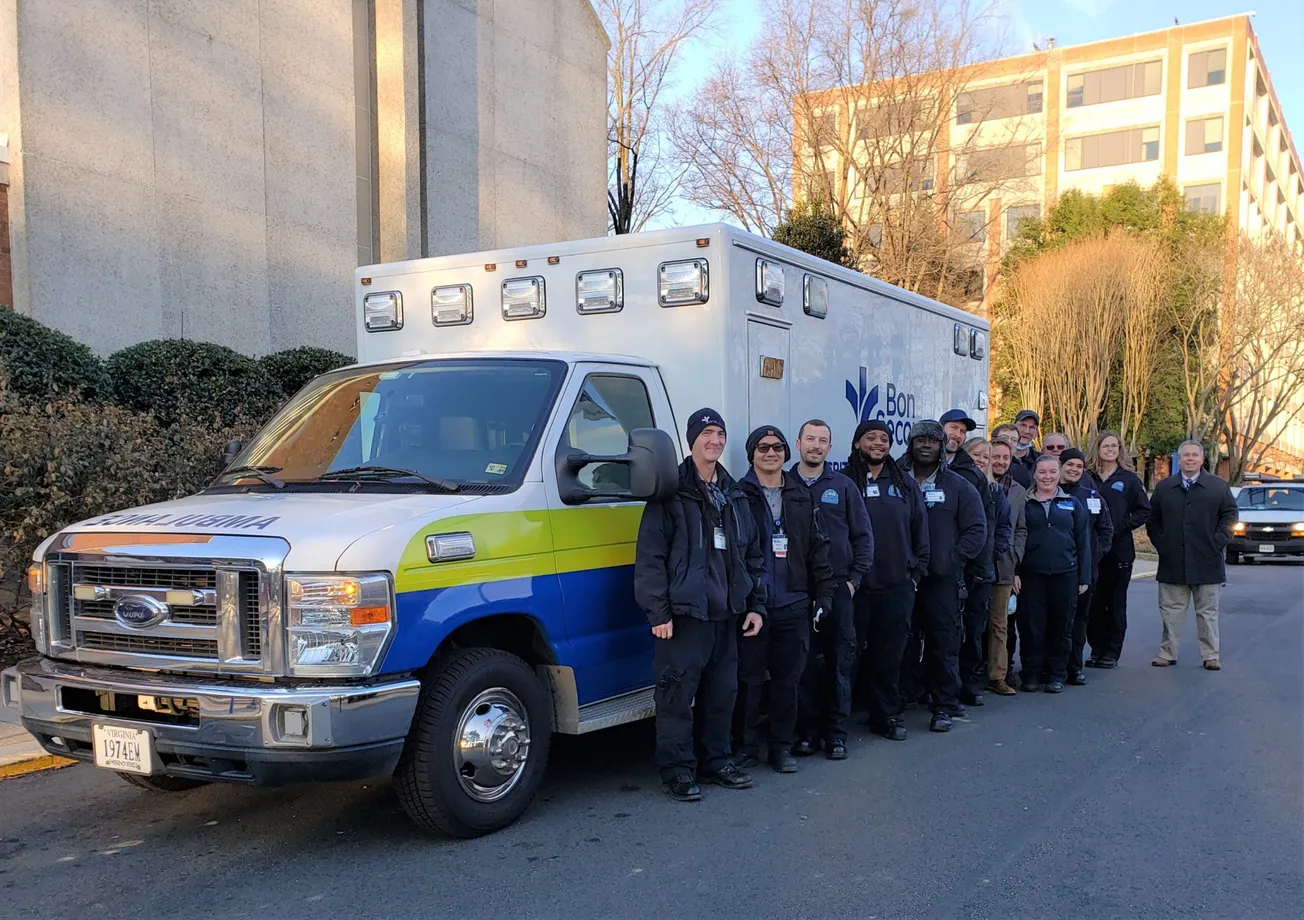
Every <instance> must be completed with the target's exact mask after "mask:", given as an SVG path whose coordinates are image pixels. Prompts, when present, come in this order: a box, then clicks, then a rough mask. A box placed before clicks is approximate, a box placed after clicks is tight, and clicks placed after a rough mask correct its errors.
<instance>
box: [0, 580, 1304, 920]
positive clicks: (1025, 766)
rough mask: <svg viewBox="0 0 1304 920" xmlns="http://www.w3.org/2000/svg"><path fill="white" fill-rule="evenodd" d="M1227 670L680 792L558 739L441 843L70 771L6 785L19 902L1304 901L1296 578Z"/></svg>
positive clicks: (1090, 909)
mask: <svg viewBox="0 0 1304 920" xmlns="http://www.w3.org/2000/svg"><path fill="white" fill-rule="evenodd" d="M1230 578H1231V584H1230V586H1229V587H1228V588H1227V589H1226V590H1225V592H1224V595H1223V609H1222V621H1221V622H1222V642H1223V659H1222V660H1223V665H1224V670H1223V671H1221V672H1220V673H1208V672H1205V671H1203V670H1202V669H1201V668H1200V667H1199V661H1198V652H1197V649H1196V647H1195V635H1194V631H1195V630H1194V622H1193V619H1190V620H1188V625H1187V632H1186V644H1185V645H1184V647H1183V648H1184V650H1183V652H1182V662H1181V665H1179V666H1178V667H1176V668H1168V669H1165V670H1159V669H1156V668H1151V667H1149V666H1148V661H1149V659H1150V658H1151V657H1152V655H1153V654H1154V652H1155V649H1156V646H1157V642H1158V636H1159V620H1158V615H1157V613H1156V610H1155V603H1154V593H1155V588H1154V583H1153V581H1149V580H1145V581H1139V582H1137V583H1135V584H1134V586H1133V590H1132V596H1131V600H1132V613H1131V620H1132V628H1131V631H1130V633H1129V640H1128V641H1129V645H1128V648H1127V650H1126V651H1125V653H1124V660H1123V664H1122V666H1121V667H1120V668H1119V669H1118V670H1116V671H1112V672H1105V673H1101V672H1092V677H1091V685H1090V686H1087V687H1084V688H1072V687H1071V688H1069V689H1068V691H1067V692H1065V693H1064V694H1063V695H1062V696H1058V697H1054V696H1049V695H1046V694H1038V695H1036V696H1029V695H1020V696H1019V697H1015V698H1011V699H991V698H990V697H989V702H988V705H987V706H985V707H983V708H982V709H977V710H974V711H973V712H972V714H971V718H970V719H968V720H967V721H962V722H957V723H956V727H955V730H954V731H953V732H952V733H951V734H950V735H930V734H929V733H928V732H927V731H926V730H925V728H926V721H925V716H924V715H923V714H922V713H917V712H916V713H912V714H911V716H912V721H911V726H910V727H911V729H912V732H911V737H910V739H909V740H908V741H907V742H905V743H904V744H895V743H892V742H888V741H884V740H881V739H877V738H874V739H870V738H868V737H866V736H860V737H853V739H852V750H851V757H850V759H849V760H848V761H846V762H843V763H830V762H827V761H824V760H812V761H808V762H807V763H805V764H804V765H803V769H802V772H801V773H799V774H797V775H796V776H792V777H787V776H783V777H781V776H778V775H775V774H773V773H770V772H768V771H758V773H757V776H758V783H757V786H756V788H754V789H752V790H750V791H745V792H734V791H727V790H724V789H719V788H718V787H707V788H706V790H705V792H706V795H705V799H704V801H702V802H701V803H699V804H696V805H683V804H677V803H673V802H670V801H669V800H667V799H666V798H665V797H664V796H663V795H662V794H661V792H660V790H659V785H658V783H657V778H656V774H655V771H654V770H653V768H652V765H651V747H652V735H651V730H650V726H648V725H646V724H643V725H635V726H626V727H625V728H622V729H617V730H615V731H611V732H605V733H597V734H595V735H591V736H587V737H585V738H581V739H574V738H571V739H560V741H559V743H558V744H556V745H555V746H554V754H553V762H552V765H551V768H550V770H549V776H548V779H547V781H546V783H545V786H544V788H543V791H542V793H541V796H540V798H539V799H538V800H536V802H535V804H534V806H533V808H532V809H531V810H530V811H529V812H528V813H527V814H526V816H525V817H524V818H523V819H522V820H521V821H520V822H518V823H517V824H516V825H514V826H513V827H511V828H509V829H507V830H505V831H503V832H501V833H498V834H496V835H494V836H491V837H487V838H484V839H481V840H476V841H469V842H453V841H447V840H439V839H430V838H427V837H423V836H421V835H420V834H419V833H418V832H417V831H416V830H414V829H413V828H412V827H411V826H410V825H409V824H408V823H407V821H406V819H405V818H404V816H403V815H402V813H401V812H400V811H399V808H398V804H397V802H396V801H395V798H394V795H393V793H392V791H391V789H390V788H389V785H388V783H384V782H382V783H376V784H362V783H354V784H340V785H334V786H318V787H298V788H292V789H284V790H264V789H246V788H239V787H223V786H211V787H206V788H204V789H201V790H197V791H195V792H192V793H187V794H184V795H172V796H160V795H157V794H151V793H147V792H143V791H138V790H135V789H133V788H131V787H128V786H127V785H125V784H124V783H123V782H121V781H120V780H119V779H117V778H116V777H115V776H113V775H111V774H108V773H104V772H100V771H97V770H95V769H94V768H92V767H88V766H75V767H71V768H68V769H64V770H60V771H56V772H53V773H47V774H42V775H38V776H32V777H27V778H22V779H15V780H9V781H6V782H3V783H0V917H4V918H6V920H9V918H14V920H16V918H28V917H32V918H35V917H40V918H58V917H76V918H79V920H90V918H94V920H110V918H117V917H148V918H158V920H164V918H186V920H192V918H195V917H232V918H236V917H238V918H249V917H275V918H277V920H290V918H299V917H311V918H313V920H327V918H336V917H341V918H343V917H348V918H354V917H369V918H390V917H395V918H397V917H429V918H444V917H448V918H453V917H458V918H468V920H469V918H480V917H495V918H502V917H510V918H526V917H567V918H587V917H676V918H698V917H701V918H707V917H721V918H724V917H747V918H768V917H779V918H785V920H787V918H799V917H858V918H888V917H902V918H916V917H920V918H922V917H929V918H954V920H960V918H975V920H976V918H994V917H1011V918H1023V917H1028V918H1033V917H1053V918H1056V920H1074V918H1078V917H1082V918H1091V920H1096V918H1107V917H1120V918H1122V917H1126V918H1146V917H1184V918H1185V917H1211V918H1213V917H1216V918H1248V917H1264V918H1267V917H1272V918H1283V917H1300V916H1302V915H1304V830H1302V828H1304V720H1302V716H1301V713H1302V712H1304V705H1302V703H1304V700H1302V699H1301V696H1302V693H1301V685H1302V681H1301V677H1302V674H1301V671H1302V670H1304V599H1302V598H1304V566H1301V565H1299V564H1289V563H1285V564H1277V565H1262V564H1261V565H1256V566H1252V567H1248V566H1243V567H1239V568H1234V569H1231V570H1230Z"/></svg>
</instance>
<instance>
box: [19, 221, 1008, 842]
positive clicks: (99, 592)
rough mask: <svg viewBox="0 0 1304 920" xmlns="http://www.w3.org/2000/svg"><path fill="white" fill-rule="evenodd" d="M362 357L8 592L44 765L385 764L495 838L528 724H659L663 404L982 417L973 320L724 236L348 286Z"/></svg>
mask: <svg viewBox="0 0 1304 920" xmlns="http://www.w3.org/2000/svg"><path fill="white" fill-rule="evenodd" d="M355 294H356V301H357V322H358V358H359V363H358V364H357V365H356V366H353V367H349V368H345V369H342V370H338V371H334V372H332V373H329V374H326V375H324V376H322V377H320V378H318V379H316V380H314V381H313V382H312V383H310V384H309V385H308V386H307V387H305V388H304V389H303V390H302V391H301V392H300V393H299V394H297V395H296V396H295V397H294V398H293V399H292V400H290V402H289V403H288V404H287V405H286V406H285V407H284V408H283V409H282V410H281V412H280V413H278V414H277V415H276V417H275V418H273V419H272V420H271V421H270V422H269V423H268V424H267V426H266V427H265V428H264V429H263V430H262V431H261V432H260V433H259V434H258V435H257V436H256V437H255V438H254V439H253V440H252V441H251V442H250V443H248V444H246V445H238V446H236V447H235V448H234V449H233V450H232V455H231V456H230V457H229V458H228V460H229V462H228V465H227V469H226V471H225V472H224V473H223V474H222V475H221V476H219V477H218V478H217V479H216V480H215V481H214V483H213V484H212V485H211V486H210V487H209V488H207V489H205V490H204V491H203V492H201V493H200V494H199V495H196V496H193V497H191V498H186V499H182V500H179V501H174V502H168V503H166V504H162V505H156V506H151V507H147V508H137V509H132V510H128V511H123V512H121V513H118V514H111V515H108V516H105V517H100V518H96V519H92V520H88V521H84V522H82V523H80V524H77V525H75V526H73V527H69V528H68V529H67V530H65V531H62V532H60V533H58V534H55V535H54V536H52V537H51V538H50V539H48V540H47V541H46V542H45V543H44V544H42V546H41V547H40V548H39V550H38V551H37V553H36V555H35V558H34V560H33V565H32V568H31V570H30V571H29V582H30V584H31V587H32V589H33V597H34V599H35V600H34V605H33V611H32V617H33V634H34V636H35V638H36V641H37V645H38V648H39V650H40V652H41V655H40V657H38V658H34V659H32V660H30V661H27V662H25V663H23V664H21V665H19V666H18V667H16V668H13V669H10V670H9V671H7V672H5V673H4V675H3V680H0V702H2V703H3V704H4V705H6V706H9V707H13V708H16V709H18V710H20V712H21V716H22V720H23V724H24V725H25V726H26V727H27V729H28V730H29V731H30V732H32V734H34V735H35V736H36V737H37V738H38V739H39V740H40V742H41V743H42V744H43V745H44V746H45V748H46V749H47V750H48V751H50V752H51V753H54V754H59V755H63V756H67V757H74V758H78V759H81V760H84V761H87V762H88V763H93V764H95V765H96V766H99V767H102V768H106V769H109V770H113V771H116V772H118V773H120V774H121V775H122V776H123V778H125V779H127V780H128V781H130V782H132V783H134V784H136V785H138V786H144V787H147V788H150V789H154V790H160V791H181V790H185V789H188V788H192V787H194V786H196V785H198V784H201V783H205V782H212V781H223V782H243V783H254V784H279V783H286V782H297V781H307V780H315V779H353V778H359V777H366V776H374V775H379V774H388V773H393V775H394V777H395V781H396V788H397V790H398V795H399V798H400V800H401V801H402V803H403V805H404V807H405V809H406V810H407V811H408V813H409V814H410V815H411V816H412V818H413V819H414V820H415V821H417V822H418V823H419V824H421V825H422V826H424V827H428V828H431V829H438V830H442V831H444V832H446V833H449V834H452V835H455V836H474V835H477V834H482V833H486V832H489V831H492V830H495V829H497V828H501V827H503V826H504V825H506V824H508V823H510V822H511V821H513V820H514V819H515V818H516V817H517V816H518V815H520V814H521V812H522V811H523V810H524V809H525V808H526V807H527V805H528V804H529V802H530V799H531V798H532V796H533V795H534V793H535V791H536V790H537V789H538V787H539V784H540V782H541V780H542V778H543V774H544V770H545V766H546V763H547V758H548V748H549V741H550V737H551V735H552V733H554V732H563V733H572V734H574V733H581V732H588V731H593V730H595V729H600V728H606V727H608V726H612V725H617V724H620V723H623V722H628V721H632V720H635V719H643V718H647V717H649V716H651V715H652V714H653V701H652V690H651V687H652V648H651V646H652V638H651V634H650V631H649V629H648V624H647V621H646V619H645V617H644V615H643V614H642V612H641V611H640V610H639V609H638V608H637V607H636V605H635V603H634V599H633V591H632V571H633V561H634V552H635V542H636V535H637V530H638V522H639V518H640V516H641V514H642V509H643V501H644V500H646V499H649V498H654V497H659V496H665V495H667V494H672V493H673V491H674V489H675V487H676V483H677V476H676V466H677V464H678V462H679V461H680V459H681V458H682V456H683V455H684V454H685V453H686V448H685V441H684V435H683V432H684V427H685V423H686V422H687V420H688V417H689V413H691V412H693V411H694V410H695V409H698V408H701V407H705V406H710V407H712V408H715V409H717V410H719V411H720V412H721V413H722V414H723V416H724V418H725V420H726V422H727V423H728V426H729V432H730V441H729V447H728V450H727V451H726V454H725V458H724V459H725V465H726V467H727V468H728V469H729V470H730V471H731V472H732V473H733V474H734V475H735V476H741V475H742V474H743V473H744V472H745V471H746V461H745V458H744V456H743V451H742V445H743V441H744V439H745V438H746V435H747V433H748V431H750V430H751V429H752V428H753V427H755V426H758V425H761V424H773V425H778V426H780V427H781V428H782V429H783V430H784V431H785V432H786V433H788V435H789V437H792V436H794V435H795V433H796V430H797V428H798V426H799V425H800V424H801V423H802V422H803V421H805V420H806V419H810V418H820V419H824V420H825V421H826V422H827V423H828V424H829V426H830V428H831V429H832V432H833V442H834V454H833V459H841V458H843V457H845V456H846V454H847V453H848V452H849V450H850V441H851V435H852V432H853V430H854V429H855V427H856V425H857V423H858V422H859V421H860V420H861V419H867V418H881V419H884V420H886V421H887V422H889V424H890V425H891V426H892V429H893V432H894V434H895V435H896V441H897V443H898V445H900V444H901V443H902V442H903V441H904V440H905V437H906V435H907V434H908V432H909V428H910V425H911V422H912V421H914V420H916V419H918V418H923V417H931V418H936V417H937V416H938V415H940V414H941V413H942V412H943V411H945V410H947V409H950V408H961V409H965V410H966V411H968V413H969V414H970V415H971V416H972V417H974V418H976V419H978V420H980V421H982V420H984V419H985V418H986V411H985V410H986V408H987V395H986V386H987V379H988V362H987V354H986V343H987V334H988V327H987V323H986V322H985V321H984V320H982V319H979V318H977V317H975V316H972V315H970V314H967V313H964V312H962V311H959V310H955V309H952V308H949V307H946V306H943V305H941V304H938V303H935V302H932V301H930V300H927V299H925V298H923V297H919V296H917V295H914V294H909V293H906V292H904V291H901V290H899V289H897V288H893V287H891V286H889V285H885V284H882V283H880V282H878V281H875V280H873V279H872V278H869V277H866V276H865V275H862V274H858V273H856V272H852V271H848V270H846V269H843V268H839V267H837V266H834V265H832V264H830V263H828V262H825V261H822V260H819V259H815V258H812V257H810V256H808V255H805V254H803V253H801V252H797V251H795V250H792V249H788V248H786V247H784V246H780V245H777V244H775V243H772V242H769V241H767V240H764V239H761V238H758V237H755V236H751V235H749V234H746V233H742V232H740V231H738V230H735V229H733V228H730V227H727V226H723V225H712V226H704V227H695V228H689V229H684V230H667V231H660V232H655V233H644V234H638V235H632V236H622V237H612V238H603V239H595V240H583V241H578V242H567V243H557V244H552V245H542V246H529V247H523V248H520V249H514V250H502V251H496V252H483V253H471V254H468V255H458V256H445V257H440V258H433V259H423V260H419V261H413V262H403V263H396V264H389V265H376V266H370V267H367V268H362V269H359V270H358V273H357V277H356V290H355Z"/></svg>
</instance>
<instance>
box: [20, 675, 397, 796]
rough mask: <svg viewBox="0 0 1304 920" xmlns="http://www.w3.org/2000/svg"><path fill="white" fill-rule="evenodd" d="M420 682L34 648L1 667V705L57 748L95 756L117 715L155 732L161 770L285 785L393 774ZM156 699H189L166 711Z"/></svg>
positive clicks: (119, 722)
mask: <svg viewBox="0 0 1304 920" xmlns="http://www.w3.org/2000/svg"><path fill="white" fill-rule="evenodd" d="M420 688H421V685H420V683H419V682H418V681H416V680H411V679H403V680H388V681H383V682H382V681H377V682H375V683H363V684H356V685H342V686H323V685H321V684H311V685H295V686H284V685H276V684H269V683H260V682H256V681H247V680H242V681H216V680H205V679H202V678H194V677H186V676H179V675H165V674H157V673H152V672H139V671H128V670H121V669H116V668H100V667H88V666H86V665H82V664H77V663H74V662H65V661H55V660H53V659H49V658H32V659H29V660H27V661H24V662H22V663H20V664H18V665H17V666H15V667H13V668H10V669H8V670H7V671H5V672H4V674H3V675H2V676H0V705H3V706H7V707H10V708H11V709H17V710H19V711H20V713H21V717H22V722H23V727H24V728H26V729H27V730H28V731H29V732H31V733H32V734H33V735H34V736H35V737H36V740H37V741H39V742H40V743H41V745H42V746H43V747H44V748H45V749H46V750H47V751H49V752H50V753H51V754H57V755H60V756H63V757H73V758H76V759H78V760H84V761H88V762H93V761H94V755H93V750H92V745H91V726H92V725H93V724H100V725H117V726H124V727H129V728H134V729H145V730H147V731H148V732H149V733H150V735H151V737H152V741H153V748H154V752H155V757H154V772H155V773H156V774H158V773H166V774H168V775H170V776H179V777H186V778H189V779H201V780H219V781H223V782H233V783H250V784H254V785H260V786H277V785H281V784H284V783H293V782H308V781H318V780H351V779H362V778H365V777H370V776H378V775H381V774H385V773H389V772H391V771H392V770H393V769H394V766H395V764H397V763H398V758H399V754H400V753H401V752H402V750H403V743H404V739H405V738H406V737H407V733H408V729H409V727H410V726H411V724H412V716H413V714H414V713H415V711H416V705H417V694H418V693H419V691H420ZM156 700H157V701H167V700H177V701H182V704H181V705H180V706H177V707H176V710H179V711H173V712H159V711H157V709H154V708H151V707H156V706H158V705H160V704H159V703H157V702H154V701H156ZM163 705H164V707H166V706H167V704H166V703H163ZM142 707H143V708H142ZM287 714H289V715H290V717H289V718H288V719H287Z"/></svg>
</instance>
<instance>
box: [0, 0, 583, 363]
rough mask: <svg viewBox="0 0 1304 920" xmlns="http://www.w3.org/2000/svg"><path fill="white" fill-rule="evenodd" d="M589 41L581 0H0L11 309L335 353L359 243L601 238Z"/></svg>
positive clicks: (97, 332) (120, 341)
mask: <svg viewBox="0 0 1304 920" xmlns="http://www.w3.org/2000/svg"><path fill="white" fill-rule="evenodd" d="M364 30H365V31H364ZM607 47H608V44H607V40H606V36H605V34H604V33H603V31H602V28H601V26H600V24H599V23H598V20H597V17H596V15H595V14H594V13H593V10H592V8H591V7H590V6H589V4H588V2H587V0H555V2H554V0H478V2H477V0H272V2H269V0H221V2H209V0H41V2H24V0H0V121H2V122H3V123H0V132H3V131H7V132H8V134H9V159H10V181H11V187H10V193H9V209H10V229H11V236H12V238H13V247H12V248H13V272H14V297H13V300H14V306H15V308H16V309H18V310H19V311H21V312H24V313H28V314H30V315H32V316H34V317H36V318H37V319H39V320H41V321H42V322H45V323H47V324H49V325H52V326H54V327H56V328H58V329H61V330H63V331H65V332H67V333H69V334H71V335H73V336H74V337H76V338H78V339H80V340H82V341H84V342H87V343H89V344H91V345H92V346H93V347H95V348H96V350H97V351H99V352H101V353H108V352H112V351H114V350H117V349H119V348H122V347H124V346H127V345H130V344H133V343H135V342H139V341H143V340H146V339H152V338H181V337H184V338H190V339H196V340H203V341H211V342H218V343H221V344H224V345H229V346H231V347H233V348H236V349H238V350H240V351H243V352H247V353H251V354H262V353H266V352H269V351H276V350H280V349H283V348H288V347H292V346H295V345H302V344H313V345H322V346H326V347H330V348H336V349H339V350H342V351H346V352H347V351H351V350H352V348H353V343H354V341H355V332H354V329H353V322H354V320H353V307H352V298H351V296H350V284H351V277H352V272H353V268H354V267H355V266H356V265H357V264H359V262H362V261H381V260H391V259H401V258H410V257H413V256H419V255H434V254H439V253H446V252H453V251H458V250H475V249H480V248H486V247H489V246H503V245H514V244H523V243H534V242H539V241H542V240H547V239H560V238H574V237H580V236H595V235H601V234H602V233H604V232H605V229H606V213H605V197H604V196H605V179H606V176H605V169H606V164H605V151H606V143H605V110H606V99H605V92H606V76H605V55H606V50H607Z"/></svg>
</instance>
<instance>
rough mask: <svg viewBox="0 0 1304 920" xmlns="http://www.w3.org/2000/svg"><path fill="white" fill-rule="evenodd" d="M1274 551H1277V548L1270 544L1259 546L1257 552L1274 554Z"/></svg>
mask: <svg viewBox="0 0 1304 920" xmlns="http://www.w3.org/2000/svg"><path fill="white" fill-rule="evenodd" d="M1276 551H1277V547H1275V546H1273V545H1272V544H1271V543H1260V544H1259V552H1261V553H1275V552H1276Z"/></svg>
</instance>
